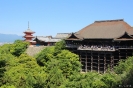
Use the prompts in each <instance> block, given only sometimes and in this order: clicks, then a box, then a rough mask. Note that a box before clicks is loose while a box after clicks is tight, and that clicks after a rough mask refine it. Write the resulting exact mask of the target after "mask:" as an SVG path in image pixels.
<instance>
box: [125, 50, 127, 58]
mask: <svg viewBox="0 0 133 88" xmlns="http://www.w3.org/2000/svg"><path fill="white" fill-rule="evenodd" d="M125 53H126V58H125V59H127V53H128V52H127V49H126V52H125Z"/></svg>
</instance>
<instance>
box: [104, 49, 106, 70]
mask: <svg viewBox="0 0 133 88" xmlns="http://www.w3.org/2000/svg"><path fill="white" fill-rule="evenodd" d="M105 71H106V54H105V51H104V71H103V72H104V73H105Z"/></svg>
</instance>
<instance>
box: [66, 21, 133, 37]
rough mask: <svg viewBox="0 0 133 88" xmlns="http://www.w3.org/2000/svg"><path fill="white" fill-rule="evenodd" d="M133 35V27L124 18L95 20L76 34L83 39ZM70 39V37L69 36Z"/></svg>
mask: <svg viewBox="0 0 133 88" xmlns="http://www.w3.org/2000/svg"><path fill="white" fill-rule="evenodd" d="M125 32H126V33H127V34H128V35H133V27H131V26H130V25H129V24H127V23H126V22H125V21H124V20H123V19H118V20H104V21H95V22H94V23H92V24H90V25H88V26H86V27H85V28H83V29H81V30H79V31H78V32H76V33H75V34H74V35H75V36H77V37H78V36H80V37H78V38H81V39H82V38H83V39H116V38H119V37H121V36H123V35H124V34H125ZM68 39H69V38H68Z"/></svg>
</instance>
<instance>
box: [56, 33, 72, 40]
mask: <svg viewBox="0 0 133 88" xmlns="http://www.w3.org/2000/svg"><path fill="white" fill-rule="evenodd" d="M70 34H71V33H57V35H56V36H55V38H59V39H65V38H67V37H68V36H69V35H70Z"/></svg>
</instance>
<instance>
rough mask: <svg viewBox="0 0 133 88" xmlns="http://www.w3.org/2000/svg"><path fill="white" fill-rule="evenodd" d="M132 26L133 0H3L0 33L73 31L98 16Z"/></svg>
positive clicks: (0, 11)
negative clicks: (118, 20)
mask: <svg viewBox="0 0 133 88" xmlns="http://www.w3.org/2000/svg"><path fill="white" fill-rule="evenodd" d="M114 19H124V21H125V22H127V23H128V24H129V25H131V26H133V0H0V33H5V34H17V35H24V34H23V32H24V31H25V30H27V28H28V21H29V27H30V29H31V30H32V31H35V32H36V33H35V34H34V35H35V36H49V35H52V36H55V35H56V34H57V33H72V32H76V31H79V30H81V29H82V28H84V27H85V26H87V25H89V24H92V23H93V22H94V21H99V20H114Z"/></svg>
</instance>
